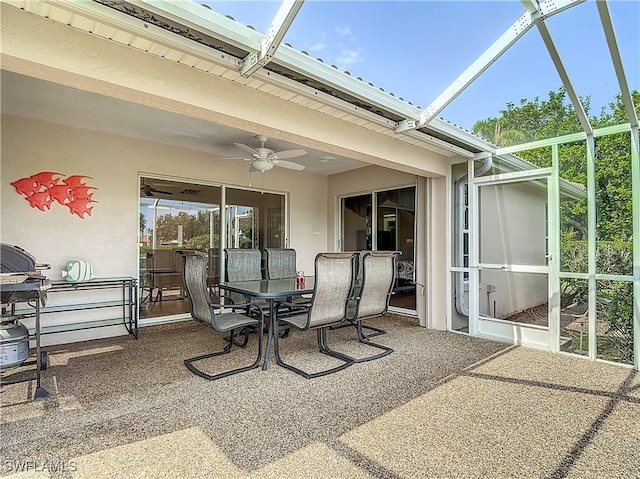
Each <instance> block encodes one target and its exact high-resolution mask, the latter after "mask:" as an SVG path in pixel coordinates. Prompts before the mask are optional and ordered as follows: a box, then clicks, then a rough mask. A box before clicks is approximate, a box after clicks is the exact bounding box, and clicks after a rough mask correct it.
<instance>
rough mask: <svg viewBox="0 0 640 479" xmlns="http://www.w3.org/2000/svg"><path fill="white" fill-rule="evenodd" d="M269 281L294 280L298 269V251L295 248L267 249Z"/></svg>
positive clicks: (265, 251) (265, 252) (265, 250)
mask: <svg viewBox="0 0 640 479" xmlns="http://www.w3.org/2000/svg"><path fill="white" fill-rule="evenodd" d="M264 254H265V260H266V277H267V279H276V278H294V277H295V276H296V274H297V272H298V270H297V268H296V250H295V249H293V248H265V249H264Z"/></svg>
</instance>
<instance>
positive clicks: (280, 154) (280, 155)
mask: <svg viewBox="0 0 640 479" xmlns="http://www.w3.org/2000/svg"><path fill="white" fill-rule="evenodd" d="M306 154H307V152H306V151H304V150H284V151H277V152H275V153H274V154H273V155H271V156H270V158H271V159H274V160H284V159H285V158H296V157H298V156H302V155H306Z"/></svg>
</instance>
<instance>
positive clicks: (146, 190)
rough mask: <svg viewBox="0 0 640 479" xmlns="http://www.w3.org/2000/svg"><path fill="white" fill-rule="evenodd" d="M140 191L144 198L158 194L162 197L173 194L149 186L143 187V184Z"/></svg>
mask: <svg viewBox="0 0 640 479" xmlns="http://www.w3.org/2000/svg"><path fill="white" fill-rule="evenodd" d="M140 191H142V193H144V195H145V196H154V194H155V193H160V194H162V195H172V194H173V192H171V191H163V190H159V189H157V188H154V187H153V186H151V185H145V184H143V185H142V186H141V187H140Z"/></svg>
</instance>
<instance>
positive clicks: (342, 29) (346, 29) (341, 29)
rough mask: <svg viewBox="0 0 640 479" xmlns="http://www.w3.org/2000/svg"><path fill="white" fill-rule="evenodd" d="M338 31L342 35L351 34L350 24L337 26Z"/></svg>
mask: <svg viewBox="0 0 640 479" xmlns="http://www.w3.org/2000/svg"><path fill="white" fill-rule="evenodd" d="M336 32H337V33H338V35H340V36H341V37H346V36H347V35H351V27H349V26H348V25H343V26H340V27H336Z"/></svg>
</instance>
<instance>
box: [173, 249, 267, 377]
mask: <svg viewBox="0 0 640 479" xmlns="http://www.w3.org/2000/svg"><path fill="white" fill-rule="evenodd" d="M178 253H179V254H180V255H181V256H182V280H183V285H184V290H185V292H186V296H187V299H188V300H189V311H190V312H191V317H192V318H193V319H194V320H195V321H198V322H201V323H205V324H208V325H209V326H211V327H212V328H213V329H214V330H215V331H217V332H220V333H229V338H230V340H229V341H228V343H229V344H228V345H227V346H225V347H224V348H223V349H222V350H221V351H216V352H213V353H209V354H203V355H201V356H196V357H194V358H190V359H185V360H184V364H185V365H186V366H187V368H189V370H190V371H191V372H193V373H194V374H197V375H198V376H200V377H202V378H205V379H209V380H215V379H220V378H223V377H226V376H230V375H232V374H236V373H241V372H243V371H248V370H250V369H254V368H256V367H258V365H259V364H260V362H261V359H262V334H258V335H257V336H258V354H257V357H256V360H255V361H254V362H253V363H252V364H250V365H247V366H241V367H238V368H235V369H231V370H227V371H224V372H221V373H217V374H208V373H205V372H204V371H202V370H200V369H198V368H197V367H196V366H195V364H194V363H195V362H197V361H201V360H203V359H208V358H212V357H215V356H221V355H223V354H228V353H230V352H231V348H232V347H233V345H234V344H236V342H235V338H236V337H237V335H236V331H240V333H239V334H238V336H239V335H244V337H245V345H246V342H247V341H248V333H249V331H255V330H257V331H262V330H263V328H264V315H263V313H262V310H261V309H260V308H259V307H257V306H255V305H252V304H246V303H244V304H233V305H228V304H227V305H224V308H227V309H231V311H227V312H222V310H221V305H219V304H214V303H213V301H212V299H211V296H210V293H209V288H208V286H207V257H206V256H205V255H204V254H203V253H201V252H199V251H186V250H179V251H178ZM238 308H240V309H241V311H242V312H237V311H236V309H238ZM248 310H251V312H252V313H253V316H249V315H247V314H245V313H246V311H248Z"/></svg>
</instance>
